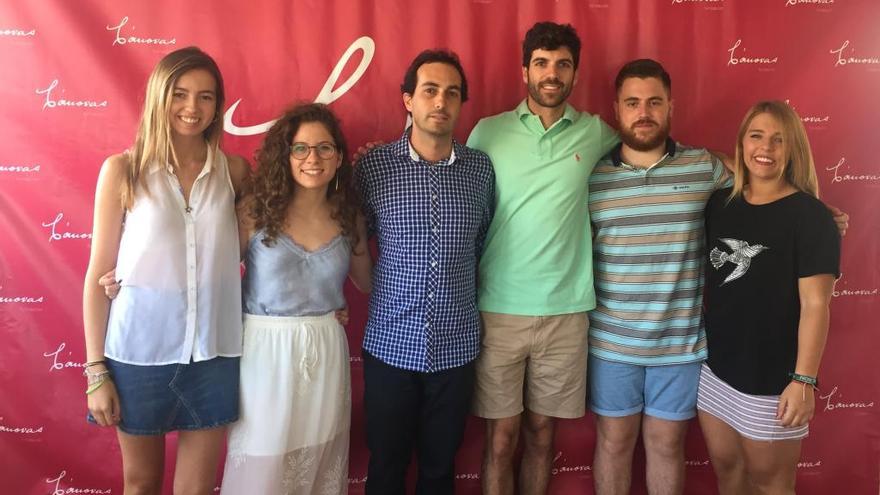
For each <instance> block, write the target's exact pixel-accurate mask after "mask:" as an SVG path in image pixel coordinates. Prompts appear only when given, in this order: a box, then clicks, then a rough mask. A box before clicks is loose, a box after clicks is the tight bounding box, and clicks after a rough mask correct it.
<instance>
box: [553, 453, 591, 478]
mask: <svg viewBox="0 0 880 495" xmlns="http://www.w3.org/2000/svg"><path fill="white" fill-rule="evenodd" d="M560 460H561V462H562V463H564V462H565V461H566V459H565V457H563V456H562V451H561V450H560V451H559V452H557V453H556V457H554V458H553V469H552V470H551V471H550V473H551V474H553V476H556V475H558V474H564V473H583V472H585V471H592V470H593V468H592V466H587V465H586V464H579V465H566V464H558V465H557V464H556V462H557V461H560Z"/></svg>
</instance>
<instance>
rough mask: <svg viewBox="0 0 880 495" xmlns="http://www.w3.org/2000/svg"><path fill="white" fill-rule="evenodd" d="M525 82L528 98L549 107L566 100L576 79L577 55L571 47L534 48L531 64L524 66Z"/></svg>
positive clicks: (533, 102)
mask: <svg viewBox="0 0 880 495" xmlns="http://www.w3.org/2000/svg"><path fill="white" fill-rule="evenodd" d="M522 71H523V82H525V83H526V86H527V87H528V90H529V102H530V103H531V104H533V105H538V106H541V107H547V108H556V107H558V106H559V105H562V104H563V103H565V101H566V100H567V99H568V96H569V95H570V94H571V90H572V88H573V87H574V85H575V84H576V83H577V70H576V69H575V68H574V58H573V57H572V55H571V50H569V49H568V47H565V46H562V47H559V48H558V49H556V50H544V49H540V48H539V49H537V50H534V51H532V58H531V60H529V65H528V66H527V67H523V69H522Z"/></svg>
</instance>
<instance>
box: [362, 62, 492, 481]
mask: <svg viewBox="0 0 880 495" xmlns="http://www.w3.org/2000/svg"><path fill="white" fill-rule="evenodd" d="M401 92H402V94H403V103H404V106H405V107H406V109H407V111H408V112H409V113H410V115H411V117H412V127H411V128H410V129H408V130H407V131H406V132H404V135H403V136H401V138H400V139H399V140H398V141H396V142H393V143H390V144H388V145H385V146H382V147H380V148H377V149H375V150H373V151H372V152H370V153H369V154H367V155H366V156H365V157H364V158H363V159H362V160H361V161H360V163H359V164H358V166H357V167H356V168H355V182H356V184H357V186H358V188H359V190H360V193H361V195H362V198H363V208H364V214H365V216H366V218H367V222H368V225H369V227H370V232H371V233H374V234H375V235H376V237H377V244H378V247H379V258H378V261H377V263H376V268H375V272H374V275H373V293H372V295H371V297H370V309H369V318H368V321H367V327H366V330H365V336H364V346H363V358H364V385H365V386H364V405H365V409H366V429H367V445H368V447H369V450H370V462H369V470H368V475H367V483H366V493H367V494H374V493H382V494H403V493H404V479H405V475H406V471H407V467H408V465H409V461H410V458H411V457H412V450H413V446H417V449H418V452H417V456H418V464H419V466H418V467H419V476H418V483H417V488H416V492H417V493H420V494H422V493H424V494H428V493H452V491H453V481H454V458H455V453H456V451H457V450H458V447H459V445H460V444H461V439H462V436H463V433H464V427H465V420H466V418H467V415H468V412H469V408H470V401H471V396H472V392H473V385H474V364H473V361H474V359H475V358H476V356H477V353H478V352H479V350H480V317H479V314H478V312H477V306H476V303H477V296H476V277H477V265H478V263H479V258H480V254H481V253H482V249H483V241H484V238H485V235H486V231H487V229H488V227H489V224H490V222H491V220H492V213H493V202H494V194H495V175H494V172H493V170H492V164H491V163H490V161H489V158H488V157H487V156H486V155H485V154H484V153H482V152H480V151H476V150H473V149H470V148H468V147H466V146H464V145H463V144H460V143H458V142H456V141H455V140H454V139H453V136H452V133H453V130H454V128H455V123H456V121H457V120H458V114H459V111H460V109H461V104H462V103H464V102H465V101H467V97H468V94H467V81H466V79H465V75H464V71H463V69H462V67H461V64H460V62H459V60H458V57H457V56H456V55H455V54H452V53H448V52H443V51H425V52H422V53H421V54H419V55H418V56H417V57H416V58H415V60H414V61H413V62H412V64H411V65H410V67H409V69H408V70H407V72H406V75H405V77H404V81H403V84H402V85H401Z"/></svg>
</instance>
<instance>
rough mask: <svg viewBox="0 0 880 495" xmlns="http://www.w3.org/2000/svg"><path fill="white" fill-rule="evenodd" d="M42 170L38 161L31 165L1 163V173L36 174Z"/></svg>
mask: <svg viewBox="0 0 880 495" xmlns="http://www.w3.org/2000/svg"><path fill="white" fill-rule="evenodd" d="M39 171H40V166H39V165H37V164H36V163H32V164H30V165H24V164H18V163H0V173H4V174H35V173H37V172H39Z"/></svg>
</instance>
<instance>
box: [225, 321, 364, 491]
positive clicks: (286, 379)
mask: <svg viewBox="0 0 880 495" xmlns="http://www.w3.org/2000/svg"><path fill="white" fill-rule="evenodd" d="M350 424H351V375H350V373H349V354H348V342H347V340H346V338H345V331H344V330H343V328H342V327H341V326H340V325H339V323H338V322H337V321H336V318H335V317H334V316H333V313H329V314H327V315H323V316H314V317H273V316H255V315H247V314H246V315H245V317H244V350H243V352H242V357H241V416H240V419H239V421H238V422H237V423H235V424H234V425H233V426H232V428H231V429H230V431H229V441H228V447H227V449H228V453H227V456H226V468H225V470H224V473H223V485H222V489H221V493H222V494H224V495H234V494H242V495H244V494H247V495H252V494H267V495H274V494H321V495H324V494H327V495H330V494H345V493H347V491H348V436H349V427H350Z"/></svg>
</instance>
